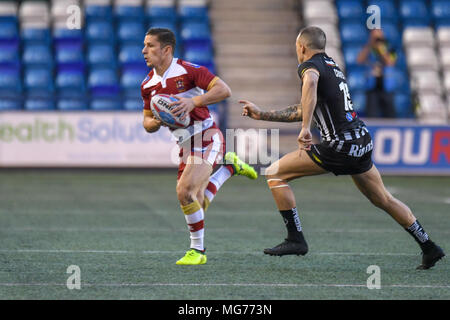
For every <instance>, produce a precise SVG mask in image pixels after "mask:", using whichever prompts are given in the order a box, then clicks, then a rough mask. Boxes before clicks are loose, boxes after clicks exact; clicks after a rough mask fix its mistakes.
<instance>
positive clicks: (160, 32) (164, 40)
mask: <svg viewBox="0 0 450 320" xmlns="http://www.w3.org/2000/svg"><path fill="white" fill-rule="evenodd" d="M146 35H147V36H148V35H151V36H157V37H158V42H159V43H160V44H161V48H164V47H166V46H171V47H172V53H173V52H175V46H176V45H177V41H176V39H175V34H174V33H173V32H172V30H170V29H166V28H150V29H148V31H147V33H146Z"/></svg>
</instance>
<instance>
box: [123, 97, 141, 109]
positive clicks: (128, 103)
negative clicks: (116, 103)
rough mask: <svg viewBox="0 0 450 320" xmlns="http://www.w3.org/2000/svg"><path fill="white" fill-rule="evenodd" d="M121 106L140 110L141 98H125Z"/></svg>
mask: <svg viewBox="0 0 450 320" xmlns="http://www.w3.org/2000/svg"><path fill="white" fill-rule="evenodd" d="M123 108H124V109H125V110H128V111H142V109H143V105H142V98H125V99H124V100H123Z"/></svg>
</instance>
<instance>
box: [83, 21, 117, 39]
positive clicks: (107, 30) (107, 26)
mask: <svg viewBox="0 0 450 320" xmlns="http://www.w3.org/2000/svg"><path fill="white" fill-rule="evenodd" d="M114 35H115V32H114V28H113V25H112V24H111V23H110V22H108V21H104V20H102V21H91V22H90V23H88V24H87V26H86V40H87V41H88V42H89V43H96V44H99V43H114V41H115V37H114Z"/></svg>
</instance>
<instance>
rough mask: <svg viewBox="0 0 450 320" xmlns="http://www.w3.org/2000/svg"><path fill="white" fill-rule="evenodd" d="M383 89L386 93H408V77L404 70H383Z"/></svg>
mask: <svg viewBox="0 0 450 320" xmlns="http://www.w3.org/2000/svg"><path fill="white" fill-rule="evenodd" d="M384 72H385V80H384V81H385V87H386V89H387V90H388V91H397V92H403V93H408V92H409V91H410V89H409V77H408V74H407V73H406V70H404V69H400V68H395V67H394V68H392V67H390V68H385V71H384Z"/></svg>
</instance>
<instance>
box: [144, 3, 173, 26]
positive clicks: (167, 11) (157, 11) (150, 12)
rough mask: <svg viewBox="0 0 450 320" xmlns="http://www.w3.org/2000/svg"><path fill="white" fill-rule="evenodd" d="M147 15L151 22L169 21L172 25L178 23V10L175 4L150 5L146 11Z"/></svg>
mask: <svg viewBox="0 0 450 320" xmlns="http://www.w3.org/2000/svg"><path fill="white" fill-rule="evenodd" d="M146 14H147V16H148V18H149V19H150V22H154V21H167V22H170V23H175V22H177V10H176V8H175V5H174V4H171V3H170V2H167V3H160V4H157V3H155V4H152V3H149V5H148V6H147V9H146Z"/></svg>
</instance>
